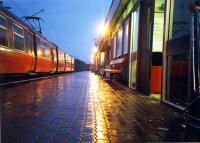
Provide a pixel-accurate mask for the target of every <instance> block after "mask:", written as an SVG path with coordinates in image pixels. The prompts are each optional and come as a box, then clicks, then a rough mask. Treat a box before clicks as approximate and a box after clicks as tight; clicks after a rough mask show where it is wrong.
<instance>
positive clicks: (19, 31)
mask: <svg viewBox="0 0 200 143" xmlns="http://www.w3.org/2000/svg"><path fill="white" fill-rule="evenodd" d="M13 31H14V32H15V33H17V34H19V35H21V36H24V30H23V29H22V28H20V27H18V26H16V25H15V24H13Z"/></svg>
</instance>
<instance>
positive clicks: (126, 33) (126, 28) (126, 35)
mask: <svg viewBox="0 0 200 143" xmlns="http://www.w3.org/2000/svg"><path fill="white" fill-rule="evenodd" d="M123 39H124V43H123V48H124V49H123V54H127V53H128V42H129V19H127V20H126V21H125V23H124V35H123Z"/></svg>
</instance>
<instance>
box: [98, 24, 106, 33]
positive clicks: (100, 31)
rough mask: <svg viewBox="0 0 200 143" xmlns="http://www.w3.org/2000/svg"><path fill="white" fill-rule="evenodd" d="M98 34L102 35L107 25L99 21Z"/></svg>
mask: <svg viewBox="0 0 200 143" xmlns="http://www.w3.org/2000/svg"><path fill="white" fill-rule="evenodd" d="M97 30H98V34H99V35H104V34H105V33H106V30H107V27H106V26H105V24H104V23H101V24H99V25H98V29H97Z"/></svg>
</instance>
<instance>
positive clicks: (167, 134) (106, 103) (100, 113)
mask: <svg viewBox="0 0 200 143" xmlns="http://www.w3.org/2000/svg"><path fill="white" fill-rule="evenodd" d="M0 94H1V108H2V109H1V111H2V112H1V121H2V122H1V126H2V127H1V138H2V143H78V142H98V143H109V142H114V143H118V142H119V143H129V142H130V143H133V142H147V141H148V142H163V141H164V142H170V141H176V142H177V141H199V140H200V139H199V137H197V136H193V135H194V134H190V133H188V129H187V128H186V125H185V122H184V121H183V119H182V116H181V115H180V113H178V112H176V111H174V110H173V109H171V108H169V107H167V106H166V105H163V104H161V103H160V100H159V99H158V98H154V96H149V97H147V96H143V95H141V94H140V93H137V92H135V91H133V90H131V89H129V88H128V87H126V86H123V85H120V84H118V83H115V82H110V81H107V80H102V79H101V78H99V77H98V76H96V75H94V74H93V73H90V72H80V73H71V74H66V75H62V76H59V77H54V78H49V79H43V80H37V81H31V82H27V83H23V84H22V83H21V84H16V85H12V86H7V87H4V88H1V90H0Z"/></svg>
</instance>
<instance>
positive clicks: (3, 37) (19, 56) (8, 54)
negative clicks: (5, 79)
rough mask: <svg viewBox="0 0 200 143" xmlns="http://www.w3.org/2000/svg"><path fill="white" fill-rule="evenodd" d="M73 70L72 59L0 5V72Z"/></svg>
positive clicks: (2, 73) (1, 74) (1, 73)
mask: <svg viewBox="0 0 200 143" xmlns="http://www.w3.org/2000/svg"><path fill="white" fill-rule="evenodd" d="M73 71H74V59H73V58H72V57H71V56H70V55H69V54H67V53H65V52H64V51H62V50H61V49H60V48H59V47H58V46H57V45H56V44H53V43H52V42H50V41H48V40H47V39H46V38H44V36H42V34H40V33H38V32H36V30H34V29H33V28H31V27H30V26H28V25H27V24H25V23H24V22H23V21H21V20H20V19H18V18H17V17H16V16H15V15H13V14H12V13H10V12H9V11H7V10H6V9H4V8H3V7H0V76H4V75H14V74H15V75H16V74H30V73H61V72H62V73H64V72H73Z"/></svg>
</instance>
